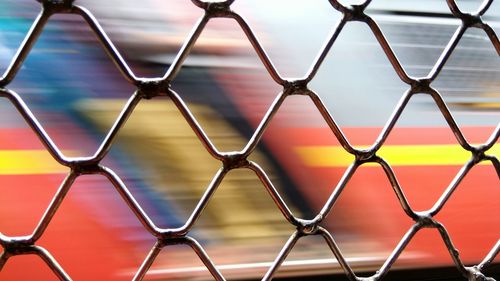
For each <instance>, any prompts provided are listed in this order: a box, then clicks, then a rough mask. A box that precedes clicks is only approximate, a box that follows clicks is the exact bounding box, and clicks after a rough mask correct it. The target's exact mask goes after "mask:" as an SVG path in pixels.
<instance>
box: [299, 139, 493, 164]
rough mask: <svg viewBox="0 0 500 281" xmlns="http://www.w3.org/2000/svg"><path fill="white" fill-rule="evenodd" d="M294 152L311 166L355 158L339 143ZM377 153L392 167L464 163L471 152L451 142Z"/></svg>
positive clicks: (387, 148) (390, 147)
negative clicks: (338, 144) (449, 143)
mask: <svg viewBox="0 0 500 281" xmlns="http://www.w3.org/2000/svg"><path fill="white" fill-rule="evenodd" d="M295 151H296V152H297V154H298V155H299V157H300V158H301V159H302V161H304V163H305V164H306V165H307V166H311V167H347V166H349V165H350V164H351V163H352V162H353V161H354V157H353V156H352V155H351V154H349V153H347V152H346V151H345V150H344V149H343V148H342V147H340V146H299V147H296V148H295ZM487 154H489V155H494V156H496V157H497V158H498V157H499V155H500V146H499V145H495V146H493V147H492V148H491V149H490V150H488V152H487ZM378 155H379V156H381V157H383V158H384V159H385V160H386V161H388V162H389V164H391V165H393V166H424V165H429V166H430V165H438V166H439V165H463V164H465V163H466V162H467V161H468V160H469V159H470V157H471V153H470V152H468V151H466V150H464V149H463V148H462V147H461V146H459V145H452V144H451V145H386V146H382V148H381V149H380V150H379V153H378ZM487 163H488V162H486V163H485V162H483V164H487ZM368 165H376V164H368Z"/></svg>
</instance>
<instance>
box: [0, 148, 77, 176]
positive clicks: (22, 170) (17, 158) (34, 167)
mask: <svg viewBox="0 0 500 281" xmlns="http://www.w3.org/2000/svg"><path fill="white" fill-rule="evenodd" d="M67 172H68V168H67V167H64V166H62V165H60V164H59V163H57V162H56V160H54V158H52V156H51V155H50V154H49V153H48V152H47V151H46V150H0V175H30V174H56V173H67Z"/></svg>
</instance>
